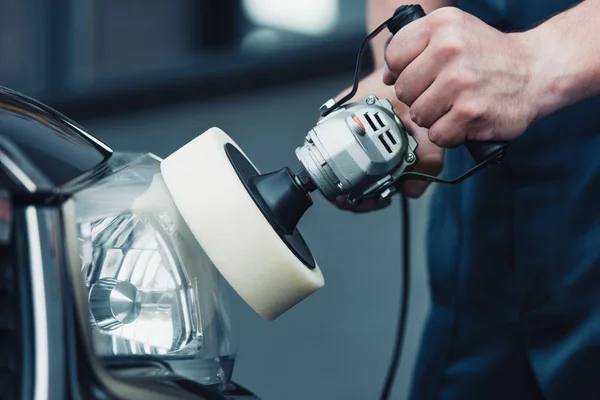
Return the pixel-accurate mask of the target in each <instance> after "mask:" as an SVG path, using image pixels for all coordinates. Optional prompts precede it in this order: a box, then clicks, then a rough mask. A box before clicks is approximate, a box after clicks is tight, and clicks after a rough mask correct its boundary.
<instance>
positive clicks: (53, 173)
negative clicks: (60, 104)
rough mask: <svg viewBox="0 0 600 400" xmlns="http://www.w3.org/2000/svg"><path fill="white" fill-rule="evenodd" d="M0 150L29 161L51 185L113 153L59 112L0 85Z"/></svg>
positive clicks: (68, 177)
mask: <svg viewBox="0 0 600 400" xmlns="http://www.w3.org/2000/svg"><path fill="white" fill-rule="evenodd" d="M0 150H3V151H4V152H5V153H8V154H9V155H10V154H12V155H13V156H15V153H16V156H15V157H14V159H15V160H17V161H18V162H17V163H19V162H21V163H28V164H29V165H28V169H31V168H32V167H33V168H34V169H36V170H37V171H39V172H40V173H41V175H43V177H44V178H45V179H44V180H45V181H46V182H47V184H49V185H50V186H54V187H56V186H60V185H63V184H65V183H67V182H69V181H70V180H72V179H75V178H77V177H78V176H80V175H81V174H83V173H85V172H87V171H90V170H92V169H93V168H94V167H96V166H98V165H99V164H100V163H102V162H103V161H105V160H107V159H108V158H109V157H110V156H111V154H112V153H111V151H110V149H109V148H108V147H106V146H104V145H103V144H102V143H100V142H99V141H96V140H95V139H94V138H92V137H91V136H90V135H88V134H87V133H85V132H84V131H83V129H82V128H81V127H79V126H78V125H76V124H75V123H74V122H73V121H70V120H69V119H68V118H66V117H65V116H63V115H62V114H60V113H58V112H57V111H55V110H53V109H51V108H49V107H47V106H45V105H44V104H42V103H40V102H37V101H35V100H33V99H30V98H28V97H26V96H24V95H22V94H20V93H17V92H14V91H12V90H10V89H6V88H3V87H0ZM11 158H13V157H12V156H11ZM45 186H48V185H45Z"/></svg>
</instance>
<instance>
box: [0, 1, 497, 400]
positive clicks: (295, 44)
mask: <svg viewBox="0 0 600 400" xmlns="http://www.w3.org/2000/svg"><path fill="white" fill-rule="evenodd" d="M423 15H424V14H423V13H422V10H420V9H419V8H410V7H408V8H403V9H399V10H397V12H396V14H394V15H393V16H392V15H390V19H389V20H388V21H385V22H384V23H382V25H381V26H380V28H379V29H378V30H376V31H375V32H372V33H371V32H366V28H365V4H364V0H363V1H360V0H344V1H341V0H305V1H295V2H294V1H273V0H271V1H269V0H220V1H210V0H172V1H160V0H150V1H148V0H146V1H140V0H129V1H121V2H115V1H99V0H0V21H1V22H2V23H0V54H2V57H0V86H1V87H2V89H1V90H0V164H1V167H2V168H1V169H2V172H1V175H0V206H2V208H0V248H1V249H2V253H1V254H0V259H1V260H2V261H1V267H2V270H1V271H2V274H0V313H1V314H2V315H4V316H5V318H3V321H4V322H5V323H4V324H0V351H1V352H2V354H3V355H5V356H6V357H4V356H3V357H2V360H1V361H0V398H2V399H4V398H6V399H21V398H23V399H25V398H36V399H37V398H51V399H54V398H66V399H70V398H77V397H85V398H115V399H116V398H128V399H150V398H174V399H175V398H183V399H188V398H189V399H248V400H251V399H261V400H269V399H288V400H295V399H308V398H310V399H315V400H318V399H369V398H381V399H387V398H393V399H404V398H406V396H407V395H408V393H409V390H410V382H411V375H412V370H413V367H414V360H415V356H416V353H417V351H418V348H419V346H420V344H421V342H420V340H421V335H420V333H421V331H422V328H423V323H424V320H425V317H426V315H427V310H428V307H429V298H428V296H429V294H428V292H427V275H426V274H427V272H426V265H427V260H426V257H425V251H424V235H425V229H426V228H425V227H426V221H427V205H428V204H427V202H428V198H429V195H430V193H428V194H427V195H426V196H424V197H423V198H420V199H418V200H407V199H405V198H403V197H401V196H400V195H398V194H396V193H395V192H396V186H397V184H399V183H400V182H401V181H402V180H403V179H424V180H430V181H436V179H435V178H434V177H429V176H426V175H422V174H417V173H414V172H410V167H411V166H412V165H413V164H415V163H418V158H417V156H416V146H417V144H416V142H415V141H414V139H413V138H412V137H410V135H408V134H407V132H406V129H405V127H404V125H403V124H402V122H401V120H400V119H399V118H398V116H397V115H396V114H395V113H394V110H393V109H392V107H391V105H390V104H389V102H387V100H386V99H379V98H376V97H375V96H368V97H366V98H364V99H361V100H359V101H356V102H349V101H348V100H350V97H351V96H348V97H347V98H344V99H341V100H338V101H337V102H336V101H335V100H330V99H332V98H333V97H334V96H336V95H337V94H338V93H339V92H340V91H341V90H343V89H345V88H348V87H351V86H352V85H354V86H356V84H357V82H358V78H359V77H360V76H364V75H365V74H367V73H368V72H369V70H370V68H371V59H370V57H371V55H370V52H369V48H368V41H369V40H370V38H372V36H373V35H375V34H378V33H380V32H381V31H383V30H389V31H390V32H392V33H395V32H396V31H397V30H398V29H401V28H402V26H403V25H404V24H408V23H410V22H411V21H412V20H414V19H416V18H419V17H421V16H423ZM356 143H359V144H360V146H358V145H357V144H356ZM469 146H470V145H467V147H469ZM477 146H479V144H478V145H477ZM482 146H483V147H479V148H475V147H473V148H471V147H469V151H470V152H471V155H472V156H473V161H474V164H473V166H474V167H473V168H472V169H470V170H467V171H465V174H464V175H462V176H458V177H456V178H457V179H456V180H454V181H440V180H437V181H438V183H439V184H453V183H456V182H459V181H460V180H462V179H466V178H468V177H469V176H470V175H471V174H472V173H476V172H477V171H478V170H479V169H481V168H483V167H486V166H487V165H488V164H490V163H494V162H497V161H499V160H500V158H501V156H502V154H503V151H504V148H505V145H504V144H502V143H493V144H483V145H482ZM332 155H333V156H332ZM357 160H359V161H360V162H359V161H357ZM259 171H260V172H259ZM432 190H435V188H433V189H432ZM339 196H341V197H344V198H345V200H346V201H347V202H348V203H349V204H354V203H356V202H359V201H361V200H362V199H366V198H370V197H381V198H391V199H392V206H390V207H388V208H386V209H384V210H381V211H377V212H371V213H367V214H352V213H347V212H343V211H341V210H339V209H336V208H335V207H334V206H333V205H332V204H331V203H330V201H332V200H334V199H335V198H336V197H339ZM300 232H301V233H300Z"/></svg>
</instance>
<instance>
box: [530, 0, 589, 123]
mask: <svg viewBox="0 0 600 400" xmlns="http://www.w3.org/2000/svg"><path fill="white" fill-rule="evenodd" d="M520 35H522V37H523V39H524V40H526V41H527V42H528V44H529V46H530V48H531V49H533V50H532V53H533V55H534V61H533V67H532V71H531V79H532V80H533V81H534V82H535V83H536V85H539V86H541V89H542V90H541V93H542V94H543V95H542V96H541V98H540V99H538V101H539V105H538V110H539V111H538V115H536V119H540V118H543V117H545V116H547V115H549V114H551V113H553V112H555V111H557V110H559V109H561V108H564V107H567V106H569V105H571V104H574V103H577V102H579V101H583V100H585V99H587V98H590V97H594V96H597V95H600V41H599V40H598V38H599V37H600V0H586V1H584V2H582V3H580V4H579V5H578V6H576V7H574V8H572V9H569V10H567V11H565V12H563V13H561V14H559V15H557V16H555V17H553V18H551V19H549V20H548V21H546V22H545V23H543V24H541V25H539V26H538V27H536V28H534V29H532V30H530V31H527V32H524V33H523V34H520Z"/></svg>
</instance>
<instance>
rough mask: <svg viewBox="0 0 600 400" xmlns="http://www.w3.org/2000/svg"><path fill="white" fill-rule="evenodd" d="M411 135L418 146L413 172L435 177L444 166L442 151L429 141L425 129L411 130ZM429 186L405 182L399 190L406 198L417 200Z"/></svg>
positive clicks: (414, 181) (409, 181) (422, 183)
mask: <svg viewBox="0 0 600 400" xmlns="http://www.w3.org/2000/svg"><path fill="white" fill-rule="evenodd" d="M411 134H412V136H413V137H414V138H415V140H416V141H417V143H418V144H419V146H418V147H417V157H418V158H419V162H418V163H417V164H415V166H414V168H413V171H415V172H420V173H423V174H427V175H433V176H437V175H438V174H439V173H440V172H442V168H443V166H444V149H442V148H440V147H438V146H437V145H435V144H434V143H431V142H430V141H429V138H428V131H427V129H423V128H419V127H416V128H413V129H412V131H411ZM429 185H430V182H426V181H418V180H407V181H406V182H404V183H403V184H402V188H401V190H402V193H404V195H406V197H410V198H418V197H420V196H421V195H422V194H423V192H425V190H426V189H427V188H428V187H429Z"/></svg>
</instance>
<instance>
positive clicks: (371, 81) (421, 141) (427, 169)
mask: <svg viewBox="0 0 600 400" xmlns="http://www.w3.org/2000/svg"><path fill="white" fill-rule="evenodd" d="M382 73H383V70H379V71H375V72H373V73H372V74H371V75H369V76H367V77H366V78H364V79H363V80H361V81H360V83H359V85H358V91H357V93H356V95H355V96H354V97H353V98H352V99H351V100H349V101H348V102H349V103H350V102H354V101H362V100H364V99H365V97H367V96H368V95H370V94H372V95H375V96H377V97H378V98H380V99H388V100H389V101H390V102H391V103H392V106H393V107H394V111H395V112H396V114H398V116H399V117H400V119H401V120H402V122H403V123H404V125H405V126H406V128H407V129H408V131H409V133H410V134H411V135H412V136H413V137H414V138H415V140H416V141H417V143H418V147H417V157H418V158H419V162H418V164H416V165H415V167H414V169H413V170H414V171H418V172H422V173H426V174H429V175H437V174H439V173H440V172H441V170H442V166H443V162H444V151H443V149H442V148H440V147H438V146H436V145H435V144H433V143H431V142H430V141H429V139H428V138H427V130H426V129H423V128H419V127H418V126H417V125H416V124H415V123H414V122H412V121H411V120H410V116H409V115H408V107H407V106H406V105H404V104H402V103H401V102H400V101H398V99H396V96H395V94H394V90H393V89H392V88H390V87H388V86H385V85H384V84H383V83H381V74H382ZM350 89H351V88H348V89H346V90H344V91H343V92H342V93H340V94H339V95H338V96H337V97H336V100H339V99H341V98H342V97H343V96H344V95H346V94H347V93H348V92H349V91H350ZM428 185H429V183H428V182H422V181H407V182H406V183H404V186H403V188H402V193H403V194H404V195H406V196H407V197H412V198H417V197H419V196H421V195H422V194H423V192H424V191H425V189H427V186H428ZM389 204H390V201H389V200H379V199H369V200H364V201H362V202H361V203H360V204H358V205H356V206H350V205H348V204H347V203H346V201H345V199H344V198H340V199H338V200H337V201H336V202H335V205H336V206H337V207H338V208H341V209H344V210H352V211H354V212H368V211H374V210H378V209H381V208H384V207H387V206H388V205H389Z"/></svg>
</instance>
